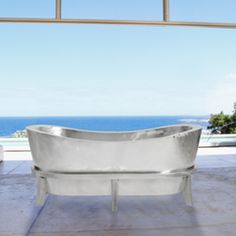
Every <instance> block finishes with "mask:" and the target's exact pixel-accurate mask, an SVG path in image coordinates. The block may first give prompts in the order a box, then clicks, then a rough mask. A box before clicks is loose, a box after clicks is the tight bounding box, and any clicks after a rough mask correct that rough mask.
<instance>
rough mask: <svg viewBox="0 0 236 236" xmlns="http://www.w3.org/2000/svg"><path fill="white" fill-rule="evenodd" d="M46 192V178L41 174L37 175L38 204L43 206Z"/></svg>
mask: <svg viewBox="0 0 236 236" xmlns="http://www.w3.org/2000/svg"><path fill="white" fill-rule="evenodd" d="M46 193H47V187H46V179H45V178H44V177H41V176H40V177H37V196H36V204H37V205H39V206H43V204H44V202H45V196H46Z"/></svg>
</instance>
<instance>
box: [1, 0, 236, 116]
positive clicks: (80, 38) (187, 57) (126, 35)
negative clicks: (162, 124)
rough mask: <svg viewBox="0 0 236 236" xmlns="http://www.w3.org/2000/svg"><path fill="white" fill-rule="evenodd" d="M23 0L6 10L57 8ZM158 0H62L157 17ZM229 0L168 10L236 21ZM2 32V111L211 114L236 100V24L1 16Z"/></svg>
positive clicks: (8, 2)
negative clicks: (38, 20) (18, 20)
mask: <svg viewBox="0 0 236 236" xmlns="http://www.w3.org/2000/svg"><path fill="white" fill-rule="evenodd" d="M19 2H20V0H0V16H3V17H7V16H16V17H20V16H23V17H53V9H54V1H50V0H40V1H36V0H34V1H32V0H23V1H21V2H22V5H20V4H19ZM161 2H162V1H160V0H155V1H154V0H119V1H115V0H99V1H98V0H83V1H82V0H64V1H63V6H64V13H63V16H64V17H68V18H70V17H72V18H73V17H74V18H76V17H77V18H79V17H81V18H114V19H119V18H124V19H145V20H148V19H151V20H155V19H156V20H160V19H161V12H162V11H161V8H160V7H161ZM225 2H226V1H223V0H208V1H206V0H198V1H196V0H195V1H189V0H172V1H171V2H170V3H171V19H172V20H188V19H189V20H201V21H204V20H208V21H223V22H236V15H235V14H234V12H235V10H236V2H235V1H234V0H228V1H227V4H228V5H224V4H225ZM212 6H213V7H212ZM211 7H212V8H211ZM0 35H1V37H0V107H1V109H0V116H21V115H22V116H30V115H33V116H37V115H40V116H43V115H207V114H210V113H215V112H219V111H221V110H224V111H225V112H226V113H230V112H231V111H232V108H233V102H234V101H236V60H235V56H236V46H235V45H236V44H235V42H236V29H212V28H180V27H141V26H108V25H53V24H2V23H1V24H0Z"/></svg>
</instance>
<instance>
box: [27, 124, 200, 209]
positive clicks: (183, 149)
mask: <svg viewBox="0 0 236 236" xmlns="http://www.w3.org/2000/svg"><path fill="white" fill-rule="evenodd" d="M27 133H28V137H29V143H30V148H31V152H32V157H33V161H34V166H33V168H32V169H33V171H34V173H35V174H36V177H37V186H38V187H37V189H38V193H37V203H38V204H41V205H42V204H44V199H45V194H46V193H51V194H57V195H112V210H113V211H115V210H116V209H117V196H118V195H162V194H174V193H179V192H182V193H183V196H184V199H185V201H186V203H187V205H192V195H191V174H192V173H193V171H194V160H195V157H196V152H197V148H198V144H199V139H200V135H201V127H198V126H192V125H174V126H166V127H160V128H152V129H144V130H137V131H125V132H97V131H87V130H77V129H70V128H65V127H58V126H47V125H34V126H29V127H27Z"/></svg>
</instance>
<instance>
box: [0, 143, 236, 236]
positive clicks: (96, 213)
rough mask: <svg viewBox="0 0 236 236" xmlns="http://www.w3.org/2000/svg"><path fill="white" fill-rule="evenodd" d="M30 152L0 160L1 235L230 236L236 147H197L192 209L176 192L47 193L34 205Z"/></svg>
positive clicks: (235, 218) (235, 214) (235, 203)
mask: <svg viewBox="0 0 236 236" xmlns="http://www.w3.org/2000/svg"><path fill="white" fill-rule="evenodd" d="M31 165H32V161H31V156H30V153H29V152H21V153H15V152H12V153H11V152H7V153H5V158H4V162H2V163H0V236H23V235H30V236H56V235H58V236H77V235H78V236H91V235H95V236H107V235H112V236H118V235H119V236H133V235H135V236H141V235H142V236H146V235H147V236H154V235H155V236H156V235H161V236H169V235H173V236H179V235H181V236H182V235H183V236H185V235H186V236H195V235H196V236H211V235H214V236H221V235H222V236H228V235H229V236H231V235H232V236H235V235H236V234H235V232H236V187H235V186H236V147H232V148H230V147H229V148H202V149H199V151H198V157H197V159H196V165H197V167H198V172H197V173H196V174H195V175H194V177H193V199H194V208H188V207H186V206H185V205H184V201H183V199H182V197H181V195H173V196H158V197H120V198H119V203H120V204H119V211H118V212H117V213H112V212H111V210H110V197H62V196H52V195H51V196H50V197H49V198H48V200H47V202H46V204H45V206H44V207H37V206H35V179H34V177H33V176H32V175H31Z"/></svg>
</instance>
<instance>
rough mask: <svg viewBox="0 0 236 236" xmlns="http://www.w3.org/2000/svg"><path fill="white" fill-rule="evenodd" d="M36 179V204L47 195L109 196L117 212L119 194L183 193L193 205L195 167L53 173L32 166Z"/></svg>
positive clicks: (188, 203) (185, 198)
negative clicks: (145, 170) (144, 170)
mask: <svg viewBox="0 0 236 236" xmlns="http://www.w3.org/2000/svg"><path fill="white" fill-rule="evenodd" d="M32 170H33V172H34V174H35V175H36V178H37V198H36V202H37V204H38V205H43V204H44V201H45V197H46V194H47V193H49V194H55V195H65V196H77V195H84V196H95V195H100V196H105V195H111V196H112V204H111V205H112V211H117V209H118V207H117V205H118V204H117V202H118V201H117V200H118V196H136V195H139V196H145V195H146V196H150V195H170V194H176V193H180V192H181V193H182V194H183V197H184V200H185V202H186V204H187V205H188V206H192V190H191V174H192V173H193V172H194V167H191V168H188V169H186V170H182V171H178V172H173V173H159V172H116V173H114V172H94V173H91V172H84V173H81V172H80V173H53V172H44V171H41V170H39V169H37V168H35V167H33V168H32Z"/></svg>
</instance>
